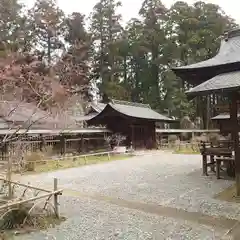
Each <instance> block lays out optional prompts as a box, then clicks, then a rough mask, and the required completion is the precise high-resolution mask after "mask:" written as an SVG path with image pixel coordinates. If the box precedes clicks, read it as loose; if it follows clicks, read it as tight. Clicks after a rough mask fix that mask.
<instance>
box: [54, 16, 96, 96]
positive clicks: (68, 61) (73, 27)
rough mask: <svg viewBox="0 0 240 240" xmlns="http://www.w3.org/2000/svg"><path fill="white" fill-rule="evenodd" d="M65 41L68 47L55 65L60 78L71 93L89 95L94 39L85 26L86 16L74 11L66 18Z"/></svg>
mask: <svg viewBox="0 0 240 240" xmlns="http://www.w3.org/2000/svg"><path fill="white" fill-rule="evenodd" d="M65 41H66V43H67V44H68V49H67V51H66V52H64V53H63V55H62V58H61V59H60V60H59V61H58V62H57V64H56V66H55V69H56V72H57V74H58V76H59V80H60V82H61V84H63V85H64V86H65V88H66V89H67V90H68V91H69V92H70V93H71V94H76V93H78V94H80V95H84V96H85V97H88V93H89V86H90V83H89V79H90V78H89V53H90V49H91V43H92V41H91V36H90V35H89V34H88V33H87V32H86V30H85V27H84V16H83V15H81V14H80V13H73V14H72V15H70V16H69V17H68V18H67V19H66V35H65Z"/></svg>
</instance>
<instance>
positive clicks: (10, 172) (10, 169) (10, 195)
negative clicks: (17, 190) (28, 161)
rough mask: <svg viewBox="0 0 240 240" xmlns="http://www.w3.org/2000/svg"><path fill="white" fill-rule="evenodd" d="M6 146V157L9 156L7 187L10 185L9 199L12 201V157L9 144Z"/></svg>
mask: <svg viewBox="0 0 240 240" xmlns="http://www.w3.org/2000/svg"><path fill="white" fill-rule="evenodd" d="M4 145H5V151H6V156H7V176H6V180H7V185H8V198H9V199H12V197H13V191H12V182H11V181H12V157H11V156H9V149H8V145H7V143H5V144H4Z"/></svg>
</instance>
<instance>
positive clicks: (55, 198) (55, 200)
mask: <svg viewBox="0 0 240 240" xmlns="http://www.w3.org/2000/svg"><path fill="white" fill-rule="evenodd" d="M57 190H58V180H57V178H54V192H56V191H57ZM58 206H59V203H58V193H55V194H54V208H55V213H56V217H57V218H59V207H58Z"/></svg>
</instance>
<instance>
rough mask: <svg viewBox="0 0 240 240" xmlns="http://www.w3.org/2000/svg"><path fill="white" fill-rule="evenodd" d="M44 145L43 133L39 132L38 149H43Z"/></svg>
mask: <svg viewBox="0 0 240 240" xmlns="http://www.w3.org/2000/svg"><path fill="white" fill-rule="evenodd" d="M44 145H45V143H44V138H43V135H42V134H40V146H39V150H40V151H41V152H42V151H43V148H44V147H45V146H44Z"/></svg>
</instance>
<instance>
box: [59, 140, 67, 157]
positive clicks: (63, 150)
mask: <svg viewBox="0 0 240 240" xmlns="http://www.w3.org/2000/svg"><path fill="white" fill-rule="evenodd" d="M60 141H61V154H62V155H65V154H66V139H65V136H64V135H62V136H61V140H60Z"/></svg>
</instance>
